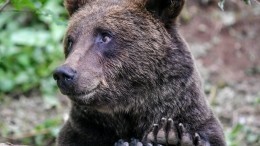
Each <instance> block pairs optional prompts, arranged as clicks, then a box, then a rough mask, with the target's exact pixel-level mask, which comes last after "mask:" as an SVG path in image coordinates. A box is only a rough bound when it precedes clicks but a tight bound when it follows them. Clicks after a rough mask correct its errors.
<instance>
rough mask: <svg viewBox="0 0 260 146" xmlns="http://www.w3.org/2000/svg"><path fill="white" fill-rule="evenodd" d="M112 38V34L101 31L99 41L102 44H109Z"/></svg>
mask: <svg viewBox="0 0 260 146" xmlns="http://www.w3.org/2000/svg"><path fill="white" fill-rule="evenodd" d="M111 40H112V36H111V35H110V34H109V33H107V32H104V33H100V34H99V35H98V37H97V42H98V43H101V44H108V43H109V42H110V41H111Z"/></svg>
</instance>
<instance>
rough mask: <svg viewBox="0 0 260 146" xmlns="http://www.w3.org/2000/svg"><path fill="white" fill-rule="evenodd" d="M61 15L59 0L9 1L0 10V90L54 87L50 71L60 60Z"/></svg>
mask: <svg viewBox="0 0 260 146" xmlns="http://www.w3.org/2000/svg"><path fill="white" fill-rule="evenodd" d="M65 16H66V12H65V10H64V8H63V6H62V0H56V1H51V0H48V1H47V0H40V1H34V0H13V1H11V6H10V7H8V8H6V9H5V10H4V11H2V12H1V19H0V29H1V32H0V92H2V93H10V92H18V93H24V92H27V91H30V90H32V89H34V88H35V87H39V88H40V90H41V91H42V92H44V93H48V94H49V93H52V92H53V91H54V90H55V87H56V85H55V82H54V81H53V80H52V79H51V76H52V75H51V73H52V71H53V70H54V68H55V67H56V66H57V65H58V63H59V62H58V60H62V45H61V44H62V43H61V42H62V38H63V35H64V30H65V27H66V21H65V20H66V18H65ZM14 20H15V21H14ZM46 81H47V82H46ZM44 86H45V87H44ZM46 86H47V87H48V90H46Z"/></svg>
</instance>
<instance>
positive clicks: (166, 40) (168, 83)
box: [56, 0, 225, 146]
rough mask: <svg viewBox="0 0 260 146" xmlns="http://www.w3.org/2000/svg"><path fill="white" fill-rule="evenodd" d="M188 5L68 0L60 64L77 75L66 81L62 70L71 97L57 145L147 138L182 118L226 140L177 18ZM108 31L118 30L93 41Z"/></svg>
mask: <svg viewBox="0 0 260 146" xmlns="http://www.w3.org/2000/svg"><path fill="white" fill-rule="evenodd" d="M183 4H184V0H168V1H163V2H161V1H159V0H65V6H66V8H67V10H68V11H69V14H70V15H71V17H70V21H69V26H68V31H67V34H66V37H65V41H64V42H65V56H66V61H65V63H64V65H63V66H62V67H67V68H69V69H70V72H74V73H73V75H74V76H73V78H72V79H70V80H64V81H61V79H60V78H58V75H57V74H56V79H57V82H58V85H59V87H60V89H61V92H62V93H63V94H66V95H68V97H69V98H70V99H71V102H72V109H71V114H70V119H69V120H68V121H67V122H66V124H65V126H64V127H63V128H62V131H61V132H60V135H59V138H58V145H60V146H63V145H113V143H114V142H115V141H117V140H118V139H120V138H121V139H130V138H132V137H135V138H139V139H142V138H143V137H144V136H145V134H147V132H148V129H149V128H150V127H151V126H152V124H153V123H158V122H159V121H160V119H161V118H162V117H168V118H172V119H173V120H174V121H175V122H176V123H180V122H181V123H183V124H184V126H185V127H186V128H187V130H188V131H189V132H190V133H195V132H198V133H199V134H200V136H201V137H202V138H203V139H205V140H207V141H209V142H210V144H211V145H212V146H222V145H225V142H224V138H223V137H224V136H223V132H222V128H221V126H220V124H219V122H218V120H217V119H216V118H215V116H214V115H213V113H212V111H211V109H210V108H209V106H208V104H207V102H206V100H205V95H204V93H203V89H202V87H201V83H200V79H199V75H198V73H197V71H196V69H195V65H194V63H193V59H192V56H191V54H190V52H189V50H188V48H187V46H186V44H185V42H184V41H183V39H182V38H181V36H180V35H179V33H178V31H177V27H176V24H175V20H176V17H177V16H178V15H179V13H180V11H181V9H182V7H183ZM106 31H109V33H111V34H112V35H111V36H110V37H111V42H109V43H108V44H105V45H103V46H100V45H97V43H95V40H96V39H97V38H98V36H99V34H101V33H103V32H106ZM71 42H72V43H71ZM70 43H71V44H70ZM70 45H71V47H68V46H70ZM68 48H71V50H69V49H68ZM64 82H66V83H64ZM68 82H69V83H68Z"/></svg>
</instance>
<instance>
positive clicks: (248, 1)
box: [218, 0, 251, 11]
mask: <svg viewBox="0 0 260 146" xmlns="http://www.w3.org/2000/svg"><path fill="white" fill-rule="evenodd" d="M242 1H244V2H245V3H246V4H247V5H251V0H242ZM224 4H225V0H219V3H218V6H219V7H220V9H221V10H222V11H224Z"/></svg>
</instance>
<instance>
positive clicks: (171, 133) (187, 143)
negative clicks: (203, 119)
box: [146, 118, 210, 146]
mask: <svg viewBox="0 0 260 146" xmlns="http://www.w3.org/2000/svg"><path fill="white" fill-rule="evenodd" d="M146 141H147V142H151V143H153V145H158V144H162V145H166V146H168V145H171V146H177V145H178V146H210V144H209V142H208V141H205V140H203V139H202V138H201V136H200V135H199V134H198V133H194V134H191V133H189V132H188V131H187V129H186V128H185V127H184V125H183V124H182V123H179V124H176V123H174V121H173V120H172V119H166V118H162V119H161V121H160V123H159V124H154V125H153V127H152V129H151V131H150V132H149V133H148V135H147V137H146Z"/></svg>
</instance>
